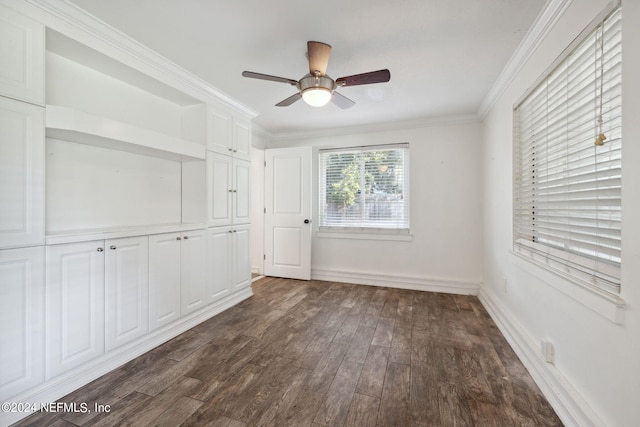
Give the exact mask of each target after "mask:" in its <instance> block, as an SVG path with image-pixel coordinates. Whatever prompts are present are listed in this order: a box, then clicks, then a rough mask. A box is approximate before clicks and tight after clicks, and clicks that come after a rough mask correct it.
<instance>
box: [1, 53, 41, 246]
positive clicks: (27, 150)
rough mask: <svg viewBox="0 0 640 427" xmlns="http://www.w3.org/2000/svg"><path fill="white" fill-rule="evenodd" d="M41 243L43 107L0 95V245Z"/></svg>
mask: <svg viewBox="0 0 640 427" xmlns="http://www.w3.org/2000/svg"><path fill="white" fill-rule="evenodd" d="M0 56H1V55H0ZM43 243H44V109H43V108H41V107H36V106H34V105H31V104H26V103H24V102H18V101H14V100H11V99H7V98H2V97H0V248H3V247H4V248H8V247H17V246H28V245H41V244H43Z"/></svg>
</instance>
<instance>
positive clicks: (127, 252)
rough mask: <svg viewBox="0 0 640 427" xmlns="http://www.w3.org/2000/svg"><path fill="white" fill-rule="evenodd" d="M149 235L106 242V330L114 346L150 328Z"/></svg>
mask: <svg viewBox="0 0 640 427" xmlns="http://www.w3.org/2000/svg"><path fill="white" fill-rule="evenodd" d="M148 271H149V244H148V238H147V237H146V236H143V237H130V238H124V239H113V240H107V241H106V243H105V298H106V301H105V310H106V312H105V334H106V349H107V351H108V350H111V349H112V348H115V347H117V346H119V345H122V344H125V343H127V342H130V341H132V340H134V339H136V338H139V337H141V336H143V335H144V334H146V333H147V332H148V330H149V273H148Z"/></svg>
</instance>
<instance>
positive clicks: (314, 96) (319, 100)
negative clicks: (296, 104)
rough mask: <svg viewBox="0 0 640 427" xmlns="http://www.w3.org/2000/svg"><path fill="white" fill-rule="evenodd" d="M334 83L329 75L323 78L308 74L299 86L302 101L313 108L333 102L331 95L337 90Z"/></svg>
mask: <svg viewBox="0 0 640 427" xmlns="http://www.w3.org/2000/svg"><path fill="white" fill-rule="evenodd" d="M335 86H336V85H335V83H334V81H333V80H332V79H331V78H330V77H329V76H327V75H325V76H323V77H321V76H320V75H319V73H318V75H316V76H312V75H311V74H307V75H306V76H304V77H303V78H301V79H300V81H299V82H298V84H297V87H298V90H300V93H301V94H302V99H303V100H304V102H306V103H307V104H309V105H311V106H312V107H323V106H325V105H327V104H328V103H329V101H331V94H332V93H333V91H334V89H335Z"/></svg>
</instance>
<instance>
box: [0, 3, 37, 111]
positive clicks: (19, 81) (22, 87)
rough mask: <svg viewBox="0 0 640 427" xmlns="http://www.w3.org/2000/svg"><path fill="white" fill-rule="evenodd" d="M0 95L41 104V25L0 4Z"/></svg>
mask: <svg viewBox="0 0 640 427" xmlns="http://www.w3.org/2000/svg"><path fill="white" fill-rule="evenodd" d="M0 95H2V96H6V97H9V98H15V99H19V100H21V101H26V102H30V103H33V104H38V105H44V26H43V25H42V24H40V23H38V22H35V21H32V20H31V19H29V18H27V17H25V16H23V15H21V14H18V13H16V12H14V11H12V10H11V9H8V8H6V7H4V6H2V5H0Z"/></svg>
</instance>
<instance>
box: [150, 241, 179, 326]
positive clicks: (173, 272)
mask: <svg viewBox="0 0 640 427" xmlns="http://www.w3.org/2000/svg"><path fill="white" fill-rule="evenodd" d="M181 239H182V238H181V236H180V233H167V234H156V235H151V236H149V330H150V331H153V330H155V329H157V328H159V327H161V326H164V325H167V324H169V323H171V322H173V321H174V320H177V319H179V318H180V243H181Z"/></svg>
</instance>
